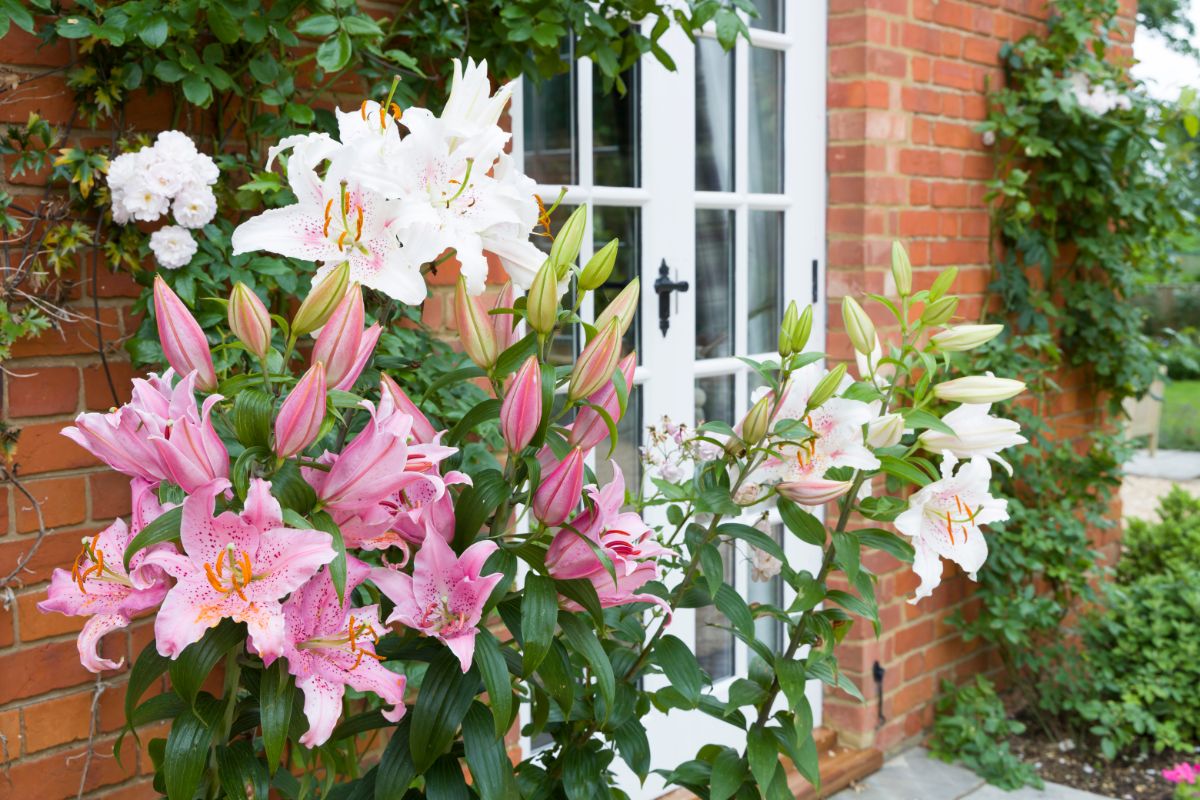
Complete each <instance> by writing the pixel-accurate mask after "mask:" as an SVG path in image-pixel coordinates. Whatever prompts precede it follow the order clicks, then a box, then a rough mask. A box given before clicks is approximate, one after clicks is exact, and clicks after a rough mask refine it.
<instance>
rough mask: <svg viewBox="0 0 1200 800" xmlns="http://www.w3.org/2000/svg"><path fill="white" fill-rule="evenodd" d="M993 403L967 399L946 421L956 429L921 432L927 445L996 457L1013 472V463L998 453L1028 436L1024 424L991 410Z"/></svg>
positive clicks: (957, 454)
mask: <svg viewBox="0 0 1200 800" xmlns="http://www.w3.org/2000/svg"><path fill="white" fill-rule="evenodd" d="M989 409H991V404H989V403H963V404H962V405H960V406H959V407H958V408H956V409H954V410H953V411H951V412H950V413H948V414H947V415H946V416H944V417H942V422H944V423H946V424H947V425H948V426H950V428H951V429H952V430H953V431H954V434H953V435H951V434H948V433H944V432H940V431H934V430H927V431H925V432H924V433H922V434H921V436H920V439H919V441H920V443H921V446H922V447H923V448H925V449H926V450H928V451H930V452H931V453H942V452H949V453H952V454H953V455H954V456H955V457H956V458H974V457H975V456H983V457H984V458H986V459H988V460H990V461H995V462H996V463H998V464H1000V465H1001V466H1002V467H1004V469H1005V470H1007V471H1008V474H1009V475H1011V474H1012V467H1011V466H1009V464H1008V462H1007V461H1005V460H1004V459H1003V458H1001V457H1000V456H999V455H998V454H999V452H1000V451H1001V450H1004V449H1005V448H1007V447H1013V446H1014V445H1018V444H1025V443H1026V442H1027V441H1029V440H1028V439H1026V438H1025V437H1024V436H1022V435H1021V433H1020V431H1021V426H1020V425H1019V424H1018V423H1016V422H1014V421H1012V420H1010V419H1003V418H1001V417H994V416H992V415H991V414H989V413H988V410H989Z"/></svg>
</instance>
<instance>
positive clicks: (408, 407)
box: [379, 375, 437, 444]
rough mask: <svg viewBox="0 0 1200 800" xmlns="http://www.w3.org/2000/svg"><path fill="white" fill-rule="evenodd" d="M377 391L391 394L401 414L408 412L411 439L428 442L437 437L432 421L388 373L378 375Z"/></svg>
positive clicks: (422, 442) (421, 442)
mask: <svg viewBox="0 0 1200 800" xmlns="http://www.w3.org/2000/svg"><path fill="white" fill-rule="evenodd" d="M379 391H380V393H381V394H382V393H385V392H386V393H387V394H389V395H391V398H392V402H393V403H394V404H395V406H396V408H397V409H399V411H400V413H401V414H408V415H409V416H410V417H412V430H411V431H410V433H411V434H412V437H413V439H415V440H416V441H417V442H418V443H419V444H429V443H430V442H432V441H433V440H434V439H435V438H437V430H436V429H435V428H434V427H433V423H431V422H430V421H429V417H426V416H425V414H424V413H422V411H421V409H419V408H417V404H416V403H414V402H413V401H412V400H411V399H410V398H409V396H408V395H407V394H405V393H404V390H403V389H401V388H400V384H398V383H396V382H395V381H394V380H392V379H391V377H390V376H388V375H380V386H379Z"/></svg>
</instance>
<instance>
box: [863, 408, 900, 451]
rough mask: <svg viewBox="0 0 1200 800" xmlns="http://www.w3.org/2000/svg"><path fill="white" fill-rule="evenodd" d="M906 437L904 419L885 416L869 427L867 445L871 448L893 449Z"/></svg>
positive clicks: (872, 421)
mask: <svg viewBox="0 0 1200 800" xmlns="http://www.w3.org/2000/svg"><path fill="white" fill-rule="evenodd" d="M903 437H904V417H902V416H900V415H899V414H884V415H883V416H882V417H876V418H875V419H873V420H871V422H870V423H868V425H867V444H869V445H871V447H892V446H893V445H897V444H899V443H900V440H901V439H902V438H903Z"/></svg>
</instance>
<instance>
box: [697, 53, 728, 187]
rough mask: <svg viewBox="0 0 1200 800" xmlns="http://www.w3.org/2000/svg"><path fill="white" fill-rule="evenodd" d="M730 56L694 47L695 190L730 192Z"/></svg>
mask: <svg viewBox="0 0 1200 800" xmlns="http://www.w3.org/2000/svg"><path fill="white" fill-rule="evenodd" d="M733 144H734V143H733V54H732V53H726V52H725V50H724V49H723V48H722V47H721V45H720V43H719V42H717V41H716V40H715V39H707V38H701V39H700V40H699V41H698V42H697V44H696V188H697V189H699V190H700V191H714V192H731V191H733Z"/></svg>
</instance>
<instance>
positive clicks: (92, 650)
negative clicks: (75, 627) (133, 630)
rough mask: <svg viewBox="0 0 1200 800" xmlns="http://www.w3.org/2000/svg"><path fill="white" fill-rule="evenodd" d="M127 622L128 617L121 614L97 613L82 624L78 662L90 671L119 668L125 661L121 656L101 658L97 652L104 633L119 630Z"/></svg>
mask: <svg viewBox="0 0 1200 800" xmlns="http://www.w3.org/2000/svg"><path fill="white" fill-rule="evenodd" d="M128 624H129V618H128V617H126V616H124V615H122V614H97V615H96V616H94V617H92V618H91V619H89V620H88V621H87V622H86V623H84V625H83V630H82V631H80V632H79V639H78V642H77V644H78V647H79V663H80V664H83V667H84V669H87V670H88V671H90V672H100V671H101V670H106V669H119V668H120V666H121V664H123V663H124V662H125V659H124V658H122V659H120V660H118V661H112V660H110V659H107V658H103V657H101V656H100V653H99V646H100V640H101V639H102V638H103V637H104V634H106V633H111V632H112V631H116V630H120V629H121V628H124V627H125V626H126V625H128Z"/></svg>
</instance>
